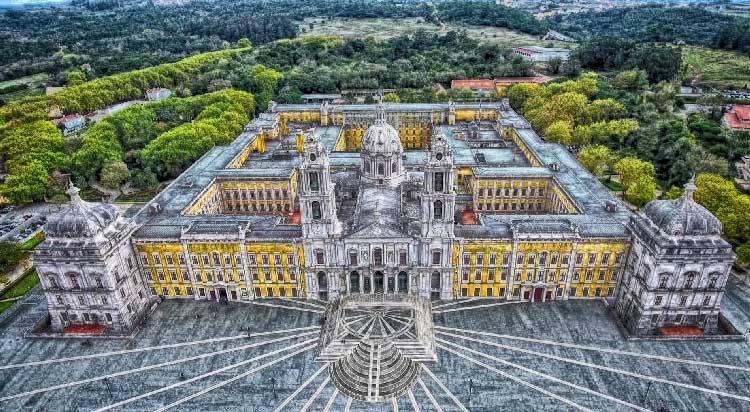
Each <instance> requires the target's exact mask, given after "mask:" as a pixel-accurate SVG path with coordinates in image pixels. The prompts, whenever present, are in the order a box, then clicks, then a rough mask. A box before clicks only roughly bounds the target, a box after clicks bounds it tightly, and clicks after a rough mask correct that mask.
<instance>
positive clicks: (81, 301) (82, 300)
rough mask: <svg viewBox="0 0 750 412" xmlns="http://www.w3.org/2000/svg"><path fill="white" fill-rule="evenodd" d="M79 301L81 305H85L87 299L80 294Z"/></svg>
mask: <svg viewBox="0 0 750 412" xmlns="http://www.w3.org/2000/svg"><path fill="white" fill-rule="evenodd" d="M78 303H80V304H81V305H85V304H86V301H85V300H84V299H83V296H79V297H78Z"/></svg>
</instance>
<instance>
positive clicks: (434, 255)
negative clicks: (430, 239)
mask: <svg viewBox="0 0 750 412" xmlns="http://www.w3.org/2000/svg"><path fill="white" fill-rule="evenodd" d="M440 258H441V254H440V251H435V252H432V264H433V265H439V264H440V260H441V259H440Z"/></svg>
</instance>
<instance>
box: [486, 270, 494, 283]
mask: <svg viewBox="0 0 750 412" xmlns="http://www.w3.org/2000/svg"><path fill="white" fill-rule="evenodd" d="M487 281H488V282H494V281H495V269H490V270H488V271H487Z"/></svg>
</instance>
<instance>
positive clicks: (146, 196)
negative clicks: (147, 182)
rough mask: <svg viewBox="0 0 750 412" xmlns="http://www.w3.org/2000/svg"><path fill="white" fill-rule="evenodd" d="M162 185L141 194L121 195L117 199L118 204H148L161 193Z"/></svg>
mask: <svg viewBox="0 0 750 412" xmlns="http://www.w3.org/2000/svg"><path fill="white" fill-rule="evenodd" d="M161 187H162V185H157V186H156V187H154V188H152V189H147V190H143V191H141V192H135V193H131V194H127V195H126V194H121V195H120V196H118V197H117V201H118V202H126V203H130V202H148V201H150V200H151V199H153V198H154V197H155V196H156V195H157V194H159V192H160V191H161Z"/></svg>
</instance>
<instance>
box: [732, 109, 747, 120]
mask: <svg viewBox="0 0 750 412" xmlns="http://www.w3.org/2000/svg"><path fill="white" fill-rule="evenodd" d="M733 109H734V113H735V114H736V115H737V118H738V119H740V121H743V122H750V106H746V105H735V106H734V108H733Z"/></svg>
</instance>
